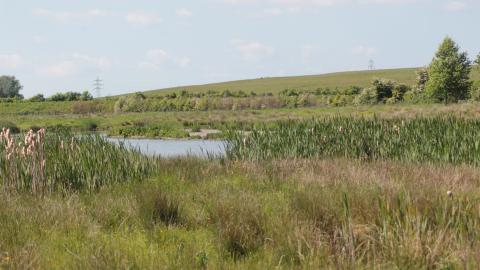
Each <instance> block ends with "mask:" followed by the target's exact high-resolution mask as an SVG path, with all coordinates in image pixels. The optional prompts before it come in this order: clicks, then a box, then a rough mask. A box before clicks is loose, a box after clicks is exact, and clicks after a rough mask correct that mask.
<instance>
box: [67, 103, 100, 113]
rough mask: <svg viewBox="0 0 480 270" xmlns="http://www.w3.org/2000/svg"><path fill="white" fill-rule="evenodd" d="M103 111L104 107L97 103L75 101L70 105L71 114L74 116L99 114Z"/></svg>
mask: <svg viewBox="0 0 480 270" xmlns="http://www.w3.org/2000/svg"><path fill="white" fill-rule="evenodd" d="M104 110H105V108H104V106H103V105H102V104H101V103H99V102H93V101H91V102H86V101H77V102H75V103H73V105H72V113H74V114H89V113H99V112H103V111H104Z"/></svg>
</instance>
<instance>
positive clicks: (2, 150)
mask: <svg viewBox="0 0 480 270" xmlns="http://www.w3.org/2000/svg"><path fill="white" fill-rule="evenodd" d="M154 168H155V162H154V161H153V160H151V159H150V158H147V157H144V156H143V155H141V154H140V153H139V152H137V151H135V150H131V149H128V148H127V147H126V146H124V145H122V144H120V145H114V144H111V143H109V142H108V141H106V139H105V138H103V137H101V136H98V135H85V136H73V135H71V134H68V133H56V134H48V133H46V132H45V130H43V129H41V130H39V131H38V132H33V131H30V132H28V133H27V134H26V135H25V137H24V138H22V137H19V136H16V137H15V136H13V135H11V134H10V132H9V130H7V129H3V131H2V132H1V133H0V181H1V183H2V186H3V188H4V190H15V191H30V192H32V193H50V192H53V191H56V190H62V191H69V190H72V191H76V190H89V191H93V190H96V189H99V188H101V187H103V186H108V185H111V184H113V183H119V182H126V181H129V180H138V179H142V178H144V177H146V176H147V175H148V174H149V173H150V172H152V171H153V169H154Z"/></svg>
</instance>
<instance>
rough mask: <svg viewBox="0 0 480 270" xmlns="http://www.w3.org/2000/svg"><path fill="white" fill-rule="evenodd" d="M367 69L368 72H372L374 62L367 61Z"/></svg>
mask: <svg viewBox="0 0 480 270" xmlns="http://www.w3.org/2000/svg"><path fill="white" fill-rule="evenodd" d="M368 69H369V70H374V69H375V62H374V61H373V60H372V59H370V61H368Z"/></svg>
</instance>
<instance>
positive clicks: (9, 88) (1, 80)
mask: <svg viewBox="0 0 480 270" xmlns="http://www.w3.org/2000/svg"><path fill="white" fill-rule="evenodd" d="M22 88H23V86H22V85H21V84H20V82H19V81H18V80H17V79H16V78H15V77H14V76H1V77H0V98H23V96H22V95H20V90H22Z"/></svg>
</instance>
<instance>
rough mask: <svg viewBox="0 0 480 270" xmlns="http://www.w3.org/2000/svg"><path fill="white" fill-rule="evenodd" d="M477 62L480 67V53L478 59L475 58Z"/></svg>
mask: <svg viewBox="0 0 480 270" xmlns="http://www.w3.org/2000/svg"><path fill="white" fill-rule="evenodd" d="M475 64H477V65H478V66H479V67H480V53H478V55H477V59H475Z"/></svg>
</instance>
